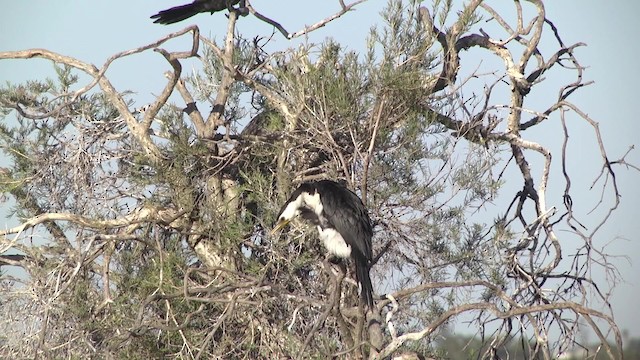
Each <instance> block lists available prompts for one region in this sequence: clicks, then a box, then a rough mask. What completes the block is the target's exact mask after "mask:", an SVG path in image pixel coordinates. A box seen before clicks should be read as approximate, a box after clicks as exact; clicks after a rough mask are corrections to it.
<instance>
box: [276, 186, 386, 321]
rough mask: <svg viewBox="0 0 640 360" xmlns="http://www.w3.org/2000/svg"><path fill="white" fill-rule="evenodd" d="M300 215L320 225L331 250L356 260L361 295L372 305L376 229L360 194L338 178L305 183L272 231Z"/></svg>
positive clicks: (321, 237)
mask: <svg viewBox="0 0 640 360" xmlns="http://www.w3.org/2000/svg"><path fill="white" fill-rule="evenodd" d="M298 216H302V218H303V219H306V220H308V221H310V222H311V223H312V224H314V225H316V226H317V228H318V233H319V235H320V239H321V240H322V242H323V243H324V246H325V247H326V249H327V251H328V252H329V254H331V255H334V256H337V257H339V258H349V257H350V258H351V259H352V260H353V262H354V263H355V268H356V280H357V281H358V285H359V287H360V296H361V298H362V301H363V302H364V304H365V305H366V306H368V307H369V308H372V307H373V286H372V285H371V277H370V276H369V271H370V269H371V259H372V251H371V237H372V236H373V229H372V227H371V219H370V218H369V213H368V211H367V208H366V207H365V206H364V204H363V203H362V200H360V198H359V197H358V195H356V194H355V193H354V192H352V191H351V190H349V189H347V188H346V187H344V186H342V185H340V184H338V183H337V182H335V181H330V180H321V181H316V182H307V183H304V184H302V185H300V187H299V188H298V189H296V190H295V191H294V192H293V194H291V197H290V198H289V200H287V202H286V203H285V204H284V206H282V209H281V210H280V213H279V215H278V221H277V223H276V225H275V227H274V229H273V231H272V232H271V233H272V234H275V233H276V232H277V231H278V230H280V229H282V228H283V227H285V226H286V225H287V224H288V223H289V222H290V221H291V220H293V219H294V218H296V217H298Z"/></svg>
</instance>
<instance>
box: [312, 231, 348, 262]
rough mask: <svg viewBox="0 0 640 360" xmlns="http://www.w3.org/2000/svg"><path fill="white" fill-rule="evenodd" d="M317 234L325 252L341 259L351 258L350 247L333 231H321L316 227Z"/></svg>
mask: <svg viewBox="0 0 640 360" xmlns="http://www.w3.org/2000/svg"><path fill="white" fill-rule="evenodd" d="M318 233H320V240H322V242H323V243H324V246H325V247H326V248H327V251H328V252H329V253H330V254H333V255H335V256H338V257H341V258H348V257H349V256H351V246H349V245H348V244H347V243H346V242H345V241H344V239H343V238H342V235H340V233H339V232H337V231H336V230H335V229H324V230H323V229H321V228H320V226H318Z"/></svg>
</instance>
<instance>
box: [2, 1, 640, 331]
mask: <svg viewBox="0 0 640 360" xmlns="http://www.w3.org/2000/svg"><path fill="white" fill-rule="evenodd" d="M252 3H253V4H254V6H255V7H256V8H257V9H259V10H260V11H262V12H263V13H264V14H265V15H267V16H271V17H273V18H275V19H278V20H279V21H280V22H281V23H282V24H283V25H284V26H285V27H286V28H287V29H288V30H289V31H291V32H293V31H297V30H299V29H301V28H302V27H303V26H304V25H305V24H312V23H315V22H316V21H318V20H319V19H321V18H323V17H325V16H328V15H329V14H331V13H333V12H334V11H335V10H337V9H338V6H337V3H338V2H337V1H335V2H334V1H311V0H310V1H290V0H289V1H279V2H277V3H278V4H277V5H273V3H274V2H273V1H267V0H255V1H253V2H252ZM384 3H385V2H384V1H380V0H370V1H369V2H367V3H364V4H361V5H360V6H358V7H357V11H355V12H353V13H350V14H347V15H345V16H344V17H343V18H341V19H339V20H337V21H336V22H334V23H332V24H329V25H328V26H326V27H325V28H322V29H319V30H318V31H316V32H314V33H313V34H311V36H310V37H309V39H308V40H309V41H311V42H321V41H322V39H323V38H325V37H327V36H331V37H334V38H336V39H338V40H339V41H340V42H342V43H343V44H346V45H349V46H351V47H353V48H354V49H356V50H360V51H361V50H362V49H364V44H365V40H364V39H365V37H366V35H367V33H368V31H369V28H370V27H371V26H372V25H373V24H375V23H376V22H378V23H379V22H380V17H379V15H378V12H379V11H380V9H381V8H382V6H383V5H384ZM500 3H502V4H503V6H508V7H506V9H509V11H511V9H512V4H511V3H510V2H504V1H500ZM178 4H181V2H180V1H169V0H162V1H160V0H155V1H152V0H131V1H124V0H115V1H91V2H89V1H79V0H76V1H66V2H63V1H50V0H49V1H45V0H30V1H7V2H5V3H3V6H2V9H3V11H2V12H0V21H1V22H2V24H3V25H4V26H3V28H4V29H5V30H4V31H2V32H0V51H6V50H21V49H27V48H46V49H49V50H52V51H55V52H59V53H61V54H65V55H69V56H73V57H76V58H78V59H80V60H82V61H86V62H91V63H93V64H95V65H96V66H98V67H100V66H101V65H102V64H103V63H104V62H105V60H106V59H107V58H108V57H109V56H111V55H113V54H114V53H116V52H119V51H123V50H127V49H131V48H136V47H138V46H142V45H145V44H148V43H151V42H153V41H155V40H157V39H159V38H161V37H163V36H165V35H166V34H168V33H169V32H172V31H177V30H180V29H182V28H183V27H185V26H186V25H188V24H194V23H195V24H197V25H198V26H199V27H200V29H201V32H202V33H203V34H205V35H209V36H210V37H212V38H217V39H220V38H221V37H222V36H223V34H224V32H225V30H226V19H225V17H224V15H223V14H214V15H212V16H209V15H207V14H201V15H198V16H196V17H194V18H192V19H190V20H188V21H185V22H183V23H178V24H176V25H171V26H162V25H157V24H153V22H152V21H151V20H150V19H149V16H150V15H153V14H154V13H156V12H157V11H158V10H162V9H165V8H168V7H171V6H175V5H178ZM275 6H277V8H274V7H275ZM523 6H525V7H526V6H527V5H526V3H523ZM638 13H640V3H638V2H635V1H622V2H616V4H615V6H612V5H611V3H608V2H603V1H595V0H572V1H569V0H560V1H558V0H556V1H548V2H547V17H548V18H549V19H551V20H552V21H554V23H555V25H556V26H557V27H558V28H559V30H560V33H561V35H562V36H563V40H564V41H565V43H574V42H578V41H581V42H585V43H587V45H588V46H587V47H584V48H580V49H579V50H578V51H577V55H578V57H579V60H580V61H581V62H582V64H583V65H586V66H588V69H587V70H586V72H585V77H586V78H587V79H589V80H594V81H595V84H594V85H592V86H590V87H587V88H585V89H581V90H579V91H578V92H577V93H576V94H575V95H574V96H572V97H571V98H570V99H571V101H572V102H573V103H575V104H576V105H578V106H580V107H581V108H582V109H583V110H584V111H585V112H586V113H587V114H589V116H591V117H592V118H593V119H595V120H596V121H598V122H599V124H600V125H599V126H600V130H601V132H602V135H603V138H604V141H605V146H606V147H607V150H608V152H609V156H610V158H611V160H615V159H618V158H619V157H620V156H622V154H624V153H625V152H626V151H627V149H628V148H629V146H630V145H632V144H634V143H635V144H636V145H637V146H640V141H639V139H640V137H639V136H638V134H639V133H640V121H638V120H637V119H636V113H637V110H636V109H635V105H636V104H635V101H637V100H636V98H635V96H636V89H635V87H636V86H637V80H638V79H639V78H640V70H639V68H638V66H637V63H638V56H639V55H640V45H639V44H638V41H637V40H636V38H635V36H636V35H637V34H638V30H637V27H636V26H635V25H634V24H635V23H636V22H637V20H636V17H637V14H638ZM239 31H241V32H242V33H243V34H244V35H245V37H247V38H251V37H253V36H256V35H268V34H270V33H271V28H270V27H269V26H266V25H265V24H263V23H260V22H259V21H257V20H256V19H254V18H251V17H247V18H243V19H241V21H240V23H239ZM548 35H550V34H548ZM303 41H305V39H298V40H293V41H289V40H286V39H284V38H283V37H282V36H281V35H280V34H275V36H274V44H273V46H274V48H281V49H284V48H286V47H289V46H295V45H296V44H299V43H300V42H303ZM167 46H168V47H169V48H172V49H177V48H180V47H182V48H184V47H185V46H187V44H186V43H185V42H184V41H177V42H172V43H171V44H170V45H167ZM552 51H553V50H552V49H547V50H546V52H545V49H544V48H543V53H545V54H546V55H547V56H548V55H549V54H550V53H551V52H552ZM463 56H465V55H463ZM467 61H471V62H473V58H470V57H469V56H467V57H466V58H465V57H463V64H464V63H465V62H467ZM185 70H186V71H191V69H190V68H189V67H188V66H185ZM164 71H166V62H165V60H164V59H163V58H162V57H161V56H160V55H158V54H155V53H153V52H147V53H145V54H141V55H136V56H134V57H132V58H127V59H125V60H124V61H120V62H117V63H115V64H114V65H113V66H112V68H111V69H110V71H109V72H108V73H107V76H108V77H109V78H110V79H111V81H112V83H113V84H114V85H115V86H116V88H117V89H119V90H126V89H131V90H133V91H135V92H136V99H137V101H138V102H139V103H138V104H136V106H141V105H144V104H146V103H148V102H150V101H151V99H153V98H154V96H155V95H157V94H159V93H160V91H161V90H162V87H163V86H164V77H163V75H162V73H163V72H164ZM554 74H555V73H551V74H549V75H547V76H548V77H549V76H553V75H554ZM43 76H52V67H51V65H50V63H48V62H46V61H42V60H37V59H36V60H28V61H24V60H20V61H14V60H11V61H6V60H3V61H1V62H0V81H5V80H9V81H14V82H17V81H24V80H27V79H37V78H41V77H43ZM548 80H549V81H550V82H551V83H552V82H553V80H554V79H548ZM556 89H557V88H556ZM556 91H557V90H555V91H554V92H553V93H548V94H545V93H536V94H532V95H531V96H530V97H528V98H527V101H530V103H529V104H535V103H538V102H539V103H540V104H548V102H549V101H550V100H549V97H551V98H555V97H556V96H557V94H556ZM530 106H531V105H530ZM569 123H570V124H572V126H573V127H571V139H572V141H574V142H573V143H572V145H571V146H572V149H571V151H573V152H574V154H584V156H582V157H580V156H576V157H573V158H572V159H573V160H572V161H575V163H572V164H570V167H571V168H572V169H574V171H575V172H574V176H576V177H577V179H580V180H582V181H578V183H577V184H576V185H575V186H576V187H575V192H574V202H576V200H580V204H584V205H583V207H581V208H580V209H578V211H580V212H582V213H584V214H585V215H586V213H587V212H588V210H589V209H590V208H591V206H593V205H595V204H596V203H597V201H598V199H599V196H600V194H599V192H597V191H589V185H590V184H591V181H592V180H593V179H595V177H596V176H597V174H598V172H599V168H598V167H597V166H596V165H594V163H595V161H594V157H593V156H597V154H596V155H594V152H593V149H594V147H593V146H592V144H593V141H595V137H594V136H593V132H592V131H591V130H590V129H589V128H588V127H586V126H583V125H581V124H580V123H579V121H578V119H577V118H575V117H571V118H569ZM555 129H557V128H555ZM536 136H540V134H537V135H536ZM542 136H544V134H542ZM556 145H557V144H556ZM559 158H560V157H559V153H554V160H555V161H557V160H559ZM627 161H629V162H631V163H633V164H636V165H638V164H640V149H636V150H634V151H632V152H631V155H630V156H629V157H628V158H627ZM556 164H557V162H556ZM616 175H617V179H618V181H619V186H620V191H621V193H622V205H621V206H620V208H619V210H618V211H617V212H616V214H615V216H614V218H613V219H611V221H610V222H609V223H608V224H607V225H606V226H605V227H604V228H603V229H602V230H601V232H600V233H599V236H598V237H597V238H596V241H597V244H596V246H599V247H602V246H605V244H608V245H607V250H608V252H609V253H611V254H613V255H620V256H621V257H619V258H616V259H615V260H614V264H615V265H616V266H617V267H618V269H619V270H620V272H621V276H622V278H623V282H622V283H620V284H619V285H618V287H617V289H616V290H615V292H614V293H613V294H612V303H613V308H614V314H615V318H616V321H617V322H618V324H619V325H620V327H621V328H622V329H627V330H629V331H630V334H631V335H633V336H640V323H639V322H638V321H637V310H636V308H637V305H636V304H637V299H639V298H640V276H638V274H640V271H639V268H640V242H639V239H638V233H640V221H638V220H637V219H636V215H637V213H638V210H637V206H638V205H639V204H640V191H639V190H638V186H637V184H638V183H639V180H640V174H638V173H637V172H634V171H633V170H629V171H627V170H624V169H623V168H620V167H619V168H617V172H616ZM552 180H553V179H552ZM555 180H556V181H559V179H558V178H557V177H556V178H555ZM561 191H562V190H561V189H560V190H557V189H553V190H551V191H550V193H551V195H554V194H555V195H556V196H555V197H554V196H550V198H549V200H548V202H549V203H550V204H549V205H550V206H557V207H559V208H562V203H561V201H559V200H558V199H559V197H558V196H557V195H558V193H559V194H561ZM7 225H8V226H12V225H15V224H11V223H10V224H7ZM622 256H626V257H628V258H624V257H622ZM594 276H595V277H601V276H603V275H602V274H594Z"/></svg>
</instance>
